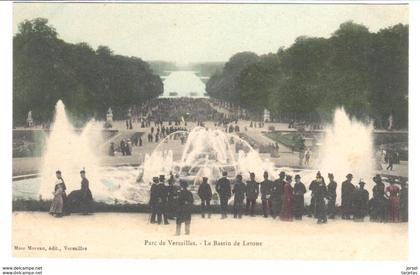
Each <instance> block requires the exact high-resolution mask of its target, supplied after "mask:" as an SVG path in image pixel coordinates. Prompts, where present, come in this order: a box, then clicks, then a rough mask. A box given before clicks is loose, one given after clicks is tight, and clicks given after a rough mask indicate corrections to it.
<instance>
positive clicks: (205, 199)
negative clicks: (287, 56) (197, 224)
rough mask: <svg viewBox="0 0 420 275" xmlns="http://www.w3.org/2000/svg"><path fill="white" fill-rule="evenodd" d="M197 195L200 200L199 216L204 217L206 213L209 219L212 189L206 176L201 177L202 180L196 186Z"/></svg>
mask: <svg viewBox="0 0 420 275" xmlns="http://www.w3.org/2000/svg"><path fill="white" fill-rule="evenodd" d="M198 196H199V197H200V200H201V217H202V218H203V219H204V218H205V216H206V213H207V218H209V219H210V200H211V196H212V191H211V187H210V184H209V183H208V178H207V177H203V181H202V182H201V184H200V187H199V188H198Z"/></svg>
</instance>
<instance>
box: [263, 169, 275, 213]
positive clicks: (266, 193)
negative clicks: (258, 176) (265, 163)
mask: <svg viewBox="0 0 420 275" xmlns="http://www.w3.org/2000/svg"><path fill="white" fill-rule="evenodd" d="M272 186H273V182H272V181H271V180H269V179H268V172H267V171H265V172H264V180H263V181H262V182H261V183H260V190H261V203H262V207H263V213H264V217H265V218H267V217H268V213H267V208H269V210H270V215H271V216H273V209H272V205H271V198H270V197H271V190H272Z"/></svg>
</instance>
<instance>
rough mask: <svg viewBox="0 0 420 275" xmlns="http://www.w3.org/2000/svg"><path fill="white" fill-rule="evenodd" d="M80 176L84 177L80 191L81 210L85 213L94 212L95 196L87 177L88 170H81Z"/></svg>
mask: <svg viewBox="0 0 420 275" xmlns="http://www.w3.org/2000/svg"><path fill="white" fill-rule="evenodd" d="M80 177H81V178H82V182H81V187H80V191H81V194H82V198H81V201H80V210H81V212H82V213H83V214H85V215H87V214H89V213H92V204H93V196H92V192H91V191H90V189H89V180H88V179H87V178H86V171H85V170H84V169H83V170H82V171H80Z"/></svg>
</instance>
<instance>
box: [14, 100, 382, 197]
mask: <svg viewBox="0 0 420 275" xmlns="http://www.w3.org/2000/svg"><path fill="white" fill-rule="evenodd" d="M101 130H102V129H101V125H100V124H99V123H95V122H94V121H91V122H89V123H88V124H87V125H86V126H85V127H84V128H83V129H81V130H75V129H74V128H73V127H72V125H71V124H70V122H69V120H68V119H67V117H66V113H65V107H64V104H63V103H62V102H61V101H58V102H57V105H56V114H55V120H54V124H53V125H52V128H51V133H50V135H49V138H48V140H47V146H46V151H45V153H44V155H43V165H42V170H41V174H40V177H39V178H37V179H28V180H27V184H21V182H24V181H25V180H23V181H18V182H14V185H13V186H14V187H13V188H14V190H13V192H14V196H17V197H19V196H21V197H29V198H36V197H37V196H39V195H40V196H42V198H43V199H50V198H51V197H52V194H51V192H52V191H53V189H54V183H55V180H56V179H55V171H56V170H57V169H60V170H61V171H62V172H63V178H64V180H65V183H66V185H67V189H68V192H70V191H73V190H78V189H79V188H80V177H79V171H80V170H81V169H83V168H84V169H86V171H87V177H88V179H89V181H90V188H91V190H92V193H93V195H94V199H95V200H96V201H103V202H106V203H114V202H115V201H119V202H124V203H147V202H148V197H149V195H148V192H149V188H150V186H149V184H150V182H151V181H152V178H153V177H154V176H159V175H160V174H163V175H166V176H168V175H169V174H170V173H171V172H172V173H173V174H175V175H178V176H179V177H180V178H181V179H185V180H187V181H188V182H190V183H192V184H193V185H197V184H199V183H200V181H201V179H202V177H204V176H205V177H207V178H208V179H209V183H211V184H214V183H215V182H216V180H217V179H218V178H220V176H221V172H222V171H227V172H228V176H229V177H230V178H234V177H235V175H236V174H242V176H243V178H244V180H247V179H248V178H249V172H254V173H255V175H256V180H257V181H262V180H263V179H262V176H263V173H264V171H267V172H268V173H269V177H270V179H272V180H274V179H276V178H277V177H278V173H279V171H285V172H286V173H287V174H290V175H295V174H297V173H299V174H300V175H301V177H302V182H303V183H304V184H305V185H306V186H307V187H308V186H309V183H310V182H311V181H312V180H313V179H314V176H315V173H316V170H320V171H321V172H322V174H323V175H324V177H325V178H327V177H326V175H327V173H329V172H332V173H334V175H335V178H336V181H337V182H338V183H339V188H338V189H337V202H338V203H340V199H341V198H340V195H341V188H340V186H341V182H342V181H343V180H344V179H345V175H346V174H347V173H353V174H354V176H355V177H354V182H353V183H354V184H357V180H358V179H360V178H362V179H363V180H365V182H366V189H368V190H369V191H371V189H372V184H373V183H372V181H371V178H372V176H373V174H374V159H373V144H372V131H373V128H372V125H364V124H362V123H360V122H358V121H355V120H352V119H350V118H349V117H348V116H347V115H346V113H345V111H344V110H343V109H338V110H336V112H335V116H334V121H333V123H332V125H330V126H329V127H327V128H326V130H325V136H324V138H323V142H322V146H321V148H320V154H319V158H318V159H317V160H315V163H317V164H318V165H316V170H310V169H295V168H290V167H275V166H274V164H273V163H272V162H271V161H270V160H269V159H263V158H262V155H260V154H259V152H258V151H256V150H254V149H253V148H252V146H251V145H250V144H248V142H246V141H245V140H243V139H241V138H239V137H238V136H237V135H235V134H230V133H226V132H224V131H222V130H220V129H206V128H203V127H196V128H194V129H192V130H191V131H189V132H186V131H178V132H175V133H172V134H170V135H168V136H167V137H166V138H164V139H163V140H162V141H161V142H160V143H159V144H158V145H157V146H156V147H155V149H154V150H153V152H152V153H150V154H146V155H145V156H144V159H143V162H142V164H141V165H140V166H138V167H133V166H123V167H110V166H108V167H101V165H100V155H99V153H97V152H98V150H97V148H96V145H97V144H101V143H102V142H103V141H102V138H101ZM180 135H185V136H187V139H186V142H185V144H181V143H180V140H179V136H180ZM177 137H178V139H177ZM28 182H29V183H28ZM28 185H31V186H32V185H34V186H37V187H39V188H37V189H36V190H32V191H30V192H29V191H28ZM29 193H30V195H28V196H27V194H29ZM305 197H306V198H305V201H306V203H308V202H309V199H310V196H309V192H308V193H307V195H306V196H305Z"/></svg>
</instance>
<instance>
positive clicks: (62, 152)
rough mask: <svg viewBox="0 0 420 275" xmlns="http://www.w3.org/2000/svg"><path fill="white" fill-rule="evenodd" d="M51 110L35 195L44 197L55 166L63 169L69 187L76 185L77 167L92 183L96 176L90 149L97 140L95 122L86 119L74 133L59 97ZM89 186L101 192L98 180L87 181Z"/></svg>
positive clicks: (96, 166)
mask: <svg viewBox="0 0 420 275" xmlns="http://www.w3.org/2000/svg"><path fill="white" fill-rule="evenodd" d="M55 110H56V112H55V119H54V123H53V125H52V127H51V132H50V135H49V137H48V139H47V142H46V144H47V145H46V149H45V152H44V155H43V164H42V169H41V183H40V189H39V195H40V196H41V197H42V198H44V199H50V198H51V197H52V194H51V192H52V191H53V189H54V182H55V181H56V178H55V171H56V170H61V171H62V172H63V178H64V181H65V183H66V186H67V189H68V190H69V191H71V190H76V189H80V176H79V171H80V170H82V169H85V170H86V173H87V176H88V178H89V180H90V182H92V183H96V182H99V179H100V171H99V158H98V157H97V154H96V153H95V152H94V151H95V144H97V143H98V142H100V140H101V137H100V131H95V129H94V128H95V126H97V125H96V123H95V122H94V121H91V122H89V123H88V124H87V125H86V127H85V128H84V129H82V130H81V132H80V133H79V134H78V133H77V132H76V130H75V129H74V128H73V126H72V125H71V124H70V122H69V120H68V119H67V116H66V112H65V107H64V104H63V102H62V101H61V100H60V101H58V102H57V104H56V107H55ZM90 188H91V190H92V192H93V193H94V194H95V193H102V192H103V190H102V188H101V186H100V185H98V184H91V186H90ZM69 191H68V192H69Z"/></svg>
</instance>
